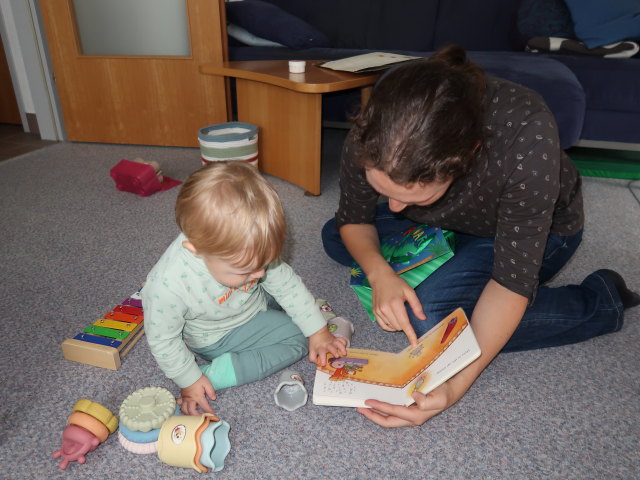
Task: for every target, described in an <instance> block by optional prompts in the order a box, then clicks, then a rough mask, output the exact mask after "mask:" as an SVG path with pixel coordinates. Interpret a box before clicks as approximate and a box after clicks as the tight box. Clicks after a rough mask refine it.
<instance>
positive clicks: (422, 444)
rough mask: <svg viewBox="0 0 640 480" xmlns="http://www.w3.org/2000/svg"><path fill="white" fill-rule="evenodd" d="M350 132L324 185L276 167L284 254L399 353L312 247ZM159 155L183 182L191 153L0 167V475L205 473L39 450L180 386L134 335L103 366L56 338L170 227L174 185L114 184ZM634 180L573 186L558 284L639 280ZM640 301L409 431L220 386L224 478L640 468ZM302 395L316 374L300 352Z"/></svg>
mask: <svg viewBox="0 0 640 480" xmlns="http://www.w3.org/2000/svg"><path fill="white" fill-rule="evenodd" d="M343 135H344V131H341V130H327V131H326V132H325V138H324V164H323V184H322V187H323V194H322V195H321V196H320V197H306V196H303V194H302V191H301V190H300V189H299V188H297V187H294V186H292V185H290V184H288V183H286V182H284V181H281V180H278V179H275V178H271V177H269V178H270V180H272V182H273V184H274V185H275V186H276V188H277V190H278V192H279V193H280V195H281V197H282V200H283V202H284V205H285V207H286V211H287V215H288V219H289V222H290V232H291V235H290V239H289V243H288V246H287V250H286V258H287V259H288V260H289V262H290V263H291V264H292V265H293V266H294V268H295V269H296V270H297V271H298V273H299V274H300V275H301V276H302V277H303V278H304V279H305V281H306V283H307V285H308V287H309V288H310V290H311V291H312V292H313V293H314V294H315V295H316V296H318V297H323V298H327V299H329V301H330V302H331V303H332V305H333V306H334V309H335V310H336V311H337V312H338V313H340V314H342V315H344V316H346V317H348V318H350V319H351V320H352V321H353V322H354V323H355V326H356V333H355V336H354V337H353V344H354V346H357V347H365V348H377V349H383V350H389V351H397V350H400V349H401V348H403V347H404V345H405V339H404V337H403V336H402V334H386V333H384V332H382V331H381V330H379V329H378V328H377V327H376V326H375V325H372V324H371V322H370V321H369V320H368V318H367V317H366V315H365V314H364V310H363V309H362V307H361V306H360V304H359V303H358V299H357V298H356V296H355V295H354V294H353V293H352V292H351V291H350V289H349V287H348V269H346V268H345V267H340V266H337V265H335V264H334V263H332V261H330V260H329V259H328V258H326V256H325V255H324V253H323V251H322V248H321V242H320V236H319V232H320V228H321V226H322V224H323V223H324V221H325V220H326V219H327V218H328V217H329V216H330V215H332V213H333V211H334V209H335V207H336V202H337V196H338V187H337V155H338V151H339V146H340V143H341V141H342V138H343ZM134 157H143V158H146V159H150V160H151V159H153V160H157V161H158V162H159V163H160V165H161V166H162V167H163V169H164V171H165V173H166V174H167V175H169V176H171V177H174V178H177V179H180V180H184V179H185V178H186V177H187V176H188V175H189V173H190V172H192V171H193V170H194V169H196V168H197V167H198V165H199V160H198V150H197V149H180V148H160V147H136V146H123V145H119V146H113V145H101V144H97V145H96V144H69V143H61V144H56V145H53V146H50V147H46V148H44V149H42V150H39V151H36V152H34V153H30V154H26V155H23V156H20V157H17V158H15V159H12V160H8V161H5V162H1V163H0V224H1V225H2V229H1V232H0V269H1V272H2V282H1V286H0V300H1V302H2V303H1V306H2V314H1V315H2V318H1V321H0V335H1V338H2V348H1V349H0V359H1V367H0V368H1V382H2V385H1V387H0V389H1V390H0V391H1V393H2V394H1V398H2V403H1V406H0V412H1V420H0V428H1V431H0V478H1V479H26V478H34V479H39V478H65V479H77V478H97V479H140V478H156V479H163V478H203V477H201V476H200V475H199V474H197V473H196V472H195V471H192V470H180V469H176V468H173V467H169V466H167V465H164V464H163V463H161V462H160V461H159V460H158V458H157V457H156V456H155V455H134V454H131V453H129V452H127V451H125V450H124V449H123V448H122V447H121V446H120V444H119V442H118V440H117V438H116V436H115V435H112V436H111V437H110V438H109V439H108V440H107V441H106V442H105V443H104V444H103V445H101V446H99V447H98V449H97V450H96V451H94V452H92V453H90V454H89V455H88V456H87V463H86V464H85V465H79V464H77V463H73V464H71V465H70V466H69V467H68V468H67V470H65V471H64V472H61V471H59V470H58V463H59V461H58V460H54V459H52V458H51V453H52V452H53V451H54V450H56V449H57V448H59V445H60V435H61V432H62V430H63V428H64V426H65V422H66V418H67V416H68V415H69V414H70V413H71V407H72V406H73V404H74V403H75V402H76V401H77V400H78V399H80V398H89V399H92V400H94V401H97V402H100V403H102V404H103V405H105V406H107V407H109V408H110V409H112V410H113V411H114V412H117V411H118V409H119V407H120V403H121V402H122V401H123V400H124V399H125V398H126V397H127V396H128V395H129V394H130V393H132V392H133V391H135V390H137V389H139V388H142V387H146V386H161V387H166V388H168V389H169V390H171V391H172V392H175V393H177V388H176V387H175V386H174V385H173V384H172V383H171V382H170V381H168V380H167V379H165V378H164V377H163V375H162V373H161V372H160V370H159V369H158V368H157V366H156V364H155V362H154V360H153V358H152V356H151V354H150V353H149V349H148V347H147V345H146V342H144V341H141V342H139V343H138V344H137V345H136V346H135V347H134V348H133V349H132V351H131V352H130V354H129V355H128V356H127V357H125V359H124V362H123V365H122V368H121V369H120V370H118V371H110V370H105V369H101V368H97V367H92V366H87V365H82V364H78V363H74V362H70V361H67V360H65V359H64V358H63V356H62V352H61V349H60V344H61V343H62V341H63V340H65V339H66V338H69V337H72V336H73V335H75V334H76V333H77V332H79V331H81V330H82V329H83V328H84V327H86V326H87V325H88V324H90V323H92V322H93V321H94V320H95V319H97V318H99V316H100V315H102V314H103V313H105V312H106V311H108V310H109V309H110V308H111V307H113V306H115V305H116V304H117V303H118V302H119V301H120V300H122V299H123V298H126V297H127V296H128V295H129V294H130V293H132V292H133V291H134V290H135V289H136V288H137V286H138V285H139V284H140V282H141V281H142V280H143V279H144V278H145V276H146V274H147V272H148V270H149V269H150V268H151V267H152V266H153V264H154V262H155V261H156V259H157V258H158V257H159V255H160V254H161V253H162V252H163V250H164V249H165V247H166V246H167V245H168V244H169V243H170V241H171V240H172V239H173V238H174V236H175V235H176V233H177V229H176V227H175V225H174V223H173V219H172V211H173V203H174V201H175V197H176V194H177V192H178V190H177V189H173V190H169V191H167V192H162V193H156V194H154V195H153V196H151V197H147V198H143V197H139V196H136V195H133V194H130V193H125V192H120V191H118V190H116V189H115V187H114V184H113V181H112V180H111V178H110V177H109V169H110V168H111V167H112V166H114V165H115V164H116V163H117V162H118V161H119V160H120V159H121V158H129V159H132V158H134ZM639 196H640V187H639V186H638V182H636V184H635V186H633V185H630V184H629V182H627V181H620V180H605V179H585V197H586V210H587V226H586V231H585V238H584V242H583V244H582V245H581V247H580V249H579V251H578V253H577V255H576V257H575V258H574V259H573V260H572V262H571V263H570V265H568V267H567V268H566V269H565V271H564V272H563V273H562V274H561V275H560V277H559V278H557V279H556V280H555V281H556V282H557V283H560V282H562V283H567V282H571V283H575V282H579V281H581V280H582V278H583V277H584V276H585V275H587V274H588V273H590V272H591V271H593V270H596V269H597V268H602V267H607V268H613V269H616V270H618V271H620V272H621V273H622V274H623V275H624V276H625V278H627V281H628V283H629V284H630V285H631V286H633V287H635V288H636V289H638V288H640V268H639V267H640V260H639V259H638V257H639V253H640V250H639V248H638V245H639V244H640V222H639V221H638V220H639V218H640V206H639V203H638V197H639ZM639 344H640V308H636V309H634V310H631V311H628V312H627V319H626V323H625V325H624V327H623V329H622V331H621V332H619V333H616V334H612V335H607V336H604V337H601V338H598V339H595V340H592V341H588V342H585V343H582V344H579V345H573V346H567V347H562V348H554V349H546V350H539V351H533V352H524V353H512V354H504V355H501V356H499V357H498V358H497V359H496V360H495V361H494V362H493V363H492V364H491V366H490V367H489V368H488V369H487V370H486V371H485V373H484V374H483V375H482V376H481V377H480V378H479V380H478V381H477V382H476V383H475V385H474V386H473V387H472V388H471V390H470V391H469V392H468V394H467V395H466V396H465V397H464V398H463V399H462V400H461V401H460V402H459V403H458V404H457V405H455V406H454V407H453V408H451V409H449V410H448V411H447V412H445V413H444V414H442V415H439V416H438V417H436V418H434V419H432V420H431V421H430V422H428V423H427V424H426V425H424V426H422V427H420V428H413V429H399V430H385V429H383V428H380V427H378V426H376V425H374V424H371V423H369V422H367V421H366V420H365V419H364V418H363V417H361V416H360V415H359V414H358V413H356V412H355V410H352V409H347V408H330V407H317V406H314V405H312V404H311V402H309V403H308V404H307V405H306V406H305V407H303V408H300V409H298V410H296V411H295V412H287V411H285V410H283V409H281V408H279V407H277V406H276V405H275V404H274V401H273V391H274V389H275V387H276V380H277V376H276V375H274V376H272V377H269V378H266V379H264V380H263V381H260V382H257V383H255V384H251V385H247V386H243V387H238V388H232V389H229V390H225V391H222V392H220V393H219V395H218V400H217V401H216V402H215V404H214V408H215V409H216V411H217V413H218V414H219V415H220V417H221V418H223V419H224V420H226V421H227V422H228V423H229V424H230V425H231V432H230V439H231V444H232V449H231V452H230V454H229V456H228V457H227V460H226V463H225V468H224V470H222V471H221V472H220V473H217V474H214V475H215V476H217V477H218V478H224V479H254V478H257V479H268V478H293V479H297V478H332V479H349V478H363V479H364V478H427V479H441V478H446V479H472V478H473V479H534V478H553V479H632V478H639V477H640V401H638V394H639V393H640V354H639V349H638V345H639ZM295 368H296V369H297V370H299V371H300V372H301V373H302V376H303V378H304V380H305V381H306V383H307V385H308V387H309V390H311V387H312V381H313V374H314V368H313V365H311V364H310V363H309V362H308V361H306V360H305V361H301V362H299V363H298V364H296V365H295Z"/></svg>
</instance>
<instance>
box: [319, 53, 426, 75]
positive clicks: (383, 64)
mask: <svg viewBox="0 0 640 480" xmlns="http://www.w3.org/2000/svg"><path fill="white" fill-rule="evenodd" d="M418 58H422V57H412V56H409V55H400V54H397V53H385V52H373V53H364V54H362V55H356V56H354V57H347V58H341V59H340V60H332V61H330V62H325V63H323V64H320V65H319V66H320V67H323V68H330V69H331V70H340V71H342V72H352V73H357V72H371V71H375V70H382V69H385V68H388V67H390V66H391V65H393V64H396V63H401V62H408V61H410V60H416V59H418Z"/></svg>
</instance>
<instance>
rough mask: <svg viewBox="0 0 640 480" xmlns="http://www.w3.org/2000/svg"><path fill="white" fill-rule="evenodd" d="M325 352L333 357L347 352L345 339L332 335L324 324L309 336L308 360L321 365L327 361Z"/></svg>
mask: <svg viewBox="0 0 640 480" xmlns="http://www.w3.org/2000/svg"><path fill="white" fill-rule="evenodd" d="M327 353H331V355H333V356H334V357H341V356H345V355H346V354H347V341H346V339H344V338H342V337H334V336H333V335H332V334H331V332H329V329H328V328H327V327H326V326H324V327H322V328H321V329H320V330H318V331H317V332H316V333H314V334H313V335H311V336H310V337H309V360H310V361H311V362H313V363H316V364H318V363H319V364H320V365H322V366H323V367H324V366H325V364H326V363H327Z"/></svg>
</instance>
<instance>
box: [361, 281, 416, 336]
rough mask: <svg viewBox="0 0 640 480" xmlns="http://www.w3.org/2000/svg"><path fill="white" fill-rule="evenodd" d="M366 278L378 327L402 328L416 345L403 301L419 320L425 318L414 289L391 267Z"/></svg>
mask: <svg viewBox="0 0 640 480" xmlns="http://www.w3.org/2000/svg"><path fill="white" fill-rule="evenodd" d="M368 280H369V284H370V285H371V289H372V309H373V315H374V316H375V317H376V320H377V322H378V325H380V328H382V329H383V330H387V331H390V332H395V331H400V330H402V331H403V332H404V333H405V335H406V336H407V338H408V339H409V343H411V345H413V346H415V345H417V344H418V339H417V336H416V332H415V331H414V329H413V327H412V326H411V322H410V321H409V316H408V315H407V309H406V307H405V303H408V304H409V307H410V308H411V310H412V311H413V314H414V315H415V316H416V317H417V318H419V319H420V320H426V318H427V317H426V316H425V314H424V311H423V310H422V304H421V303H420V300H419V299H418V296H417V295H416V292H415V290H414V289H413V288H411V287H410V286H409V285H408V284H407V282H405V281H404V280H403V279H402V278H401V277H399V276H398V275H397V274H396V273H395V272H394V271H393V270H391V269H388V270H385V271H382V272H380V273H375V274H374V273H371V274H370V276H369V277H368Z"/></svg>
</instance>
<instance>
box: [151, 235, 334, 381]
mask: <svg viewBox="0 0 640 480" xmlns="http://www.w3.org/2000/svg"><path fill="white" fill-rule="evenodd" d="M185 240H186V237H185V236H184V235H183V234H180V235H179V236H178V238H176V239H175V240H174V241H173V243H171V245H170V246H169V248H167V250H166V251H165V252H164V254H163V255H162V256H161V257H160V259H159V260H158V263H156V265H155V266H154V267H153V269H152V270H151V272H149V275H148V276H147V281H146V283H145V285H144V287H143V289H142V292H141V295H142V304H143V308H144V326H145V331H146V337H147V342H148V343H149V348H150V349H151V353H152V354H153V356H154V357H155V359H156V361H157V362H158V365H159V366H160V368H161V369H162V371H163V372H164V373H165V375H166V376H167V377H168V378H170V379H172V380H173V381H174V382H175V383H176V384H177V385H178V386H179V387H180V388H185V387H188V386H190V385H192V384H193V383H194V382H196V381H197V380H198V379H199V378H200V376H201V375H202V372H201V371H200V368H199V367H198V365H197V363H196V360H195V356H194V354H193V353H192V352H191V351H190V350H189V348H188V347H189V346H191V347H195V348H201V347H207V346H209V345H212V344H214V343H215V342H217V341H218V340H220V339H221V338H222V337H224V336H225V334H227V333H228V332H230V331H231V330H233V329H234V328H236V327H239V326H240V325H242V324H244V323H246V322H248V321H249V320H251V319H252V318H253V317H255V316H256V315H257V314H258V313H259V312H261V311H264V310H266V309H267V299H266V296H265V292H268V293H269V294H271V295H272V296H273V298H274V299H275V300H276V301H277V302H278V303H279V304H280V306H281V307H282V308H283V309H284V310H285V312H286V313H287V314H288V315H289V316H290V317H291V319H292V320H293V322H294V323H295V324H296V325H297V326H298V327H299V328H300V330H301V331H302V333H303V334H304V335H305V336H306V337H309V336H310V335H312V334H314V333H315V332H317V331H318V330H320V328H322V327H323V326H325V325H326V321H325V319H324V317H323V316H322V313H321V312H320V309H319V308H318V306H317V305H316V304H315V299H314V297H313V295H311V293H310V292H309V291H308V290H307V288H306V287H305V285H304V284H303V282H302V280H301V279H300V277H299V276H298V275H297V274H296V273H295V272H294V271H293V269H292V268H291V267H290V266H289V265H288V264H287V263H285V262H283V261H281V260H276V261H274V262H272V263H271V264H270V265H269V266H268V267H267V269H266V272H265V275H264V277H263V278H261V279H260V281H259V282H256V283H253V284H247V285H244V286H241V287H238V288H230V287H226V286H224V285H222V284H220V283H218V282H217V281H216V280H215V279H214V278H213V276H212V275H211V274H210V273H209V271H208V270H207V267H206V265H205V264H204V262H203V261H202V259H200V258H198V257H196V256H195V255H193V254H192V253H191V252H190V251H189V250H187V249H186V248H185V247H184V246H182V242H183V241H185Z"/></svg>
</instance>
